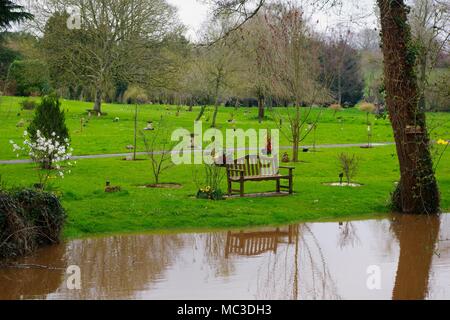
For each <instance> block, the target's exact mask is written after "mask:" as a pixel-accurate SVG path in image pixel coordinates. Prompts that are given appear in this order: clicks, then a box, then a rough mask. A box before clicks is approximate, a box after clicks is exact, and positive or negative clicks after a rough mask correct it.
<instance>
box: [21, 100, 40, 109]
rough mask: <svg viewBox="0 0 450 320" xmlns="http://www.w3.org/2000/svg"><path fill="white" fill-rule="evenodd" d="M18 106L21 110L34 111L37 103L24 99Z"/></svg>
mask: <svg viewBox="0 0 450 320" xmlns="http://www.w3.org/2000/svg"><path fill="white" fill-rule="evenodd" d="M20 106H21V107H22V110H34V109H36V106H37V103H36V101H33V100H28V99H26V100H23V101H22V102H20Z"/></svg>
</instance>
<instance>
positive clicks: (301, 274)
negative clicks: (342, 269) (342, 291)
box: [256, 224, 340, 300]
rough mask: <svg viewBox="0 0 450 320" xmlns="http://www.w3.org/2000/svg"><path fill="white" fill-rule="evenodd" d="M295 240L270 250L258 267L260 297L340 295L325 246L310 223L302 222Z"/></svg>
mask: <svg viewBox="0 0 450 320" xmlns="http://www.w3.org/2000/svg"><path fill="white" fill-rule="evenodd" d="M296 230H298V231H297V233H296V234H295V237H294V238H293V243H292V244H288V243H287V244H286V245H281V246H279V247H278V251H277V252H276V253H274V254H268V255H267V256H265V259H264V260H263V262H262V263H261V264H260V267H259V268H258V270H257V278H258V280H257V282H258V283H257V286H258V287H257V294H256V298H258V299H293V300H298V299H311V300H314V299H339V298H340V297H339V295H338V293H337V288H336V285H335V281H334V279H333V278H332V276H331V274H330V272H329V269H328V266H327V262H326V259H325V256H324V254H323V252H322V248H321V246H320V244H319V241H318V239H317V238H316V236H315V234H314V232H313V231H312V229H311V228H310V226H309V225H307V224H304V225H301V226H299V227H298V228H297V229H296Z"/></svg>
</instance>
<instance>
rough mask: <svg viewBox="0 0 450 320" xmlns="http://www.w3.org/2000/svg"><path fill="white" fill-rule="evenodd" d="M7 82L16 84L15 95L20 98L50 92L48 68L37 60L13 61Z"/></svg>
mask: <svg viewBox="0 0 450 320" xmlns="http://www.w3.org/2000/svg"><path fill="white" fill-rule="evenodd" d="M8 80H9V81H14V82H15V83H16V94H17V95H20V96H30V95H33V96H35V95H41V94H47V93H49V91H50V76H49V72H48V68H47V66H46V64H45V63H43V62H42V61H39V60H20V61H19V60H16V61H14V62H13V63H12V64H11V67H10V72H9V79H8Z"/></svg>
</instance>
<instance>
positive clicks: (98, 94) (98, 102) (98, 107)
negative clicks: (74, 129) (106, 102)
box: [94, 88, 103, 114]
mask: <svg viewBox="0 0 450 320" xmlns="http://www.w3.org/2000/svg"><path fill="white" fill-rule="evenodd" d="M102 96H103V93H102V89H100V88H97V90H96V91H95V103H94V111H95V112H96V113H97V114H101V113H102Z"/></svg>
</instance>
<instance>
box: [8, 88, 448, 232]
mask: <svg viewBox="0 0 450 320" xmlns="http://www.w3.org/2000/svg"><path fill="white" fill-rule="evenodd" d="M1 99H2V100H1V104H0V107H1V109H0V119H1V124H2V125H1V126H0V159H2V160H5V159H13V158H14V155H12V153H11V150H10V149H11V148H10V146H9V143H8V141H9V140H10V139H13V140H16V141H17V142H19V141H21V139H20V137H21V134H22V132H23V130H24V128H16V124H17V122H18V121H20V119H25V120H26V119H30V117H31V115H32V114H31V113H30V112H23V111H19V107H18V102H19V101H20V98H9V97H2V98H1ZM63 106H64V108H65V109H68V113H67V120H68V124H69V127H70V130H71V133H72V140H73V147H74V148H75V154H78V155H81V154H98V153H112V152H126V149H125V146H126V145H128V144H131V143H132V137H133V130H132V124H133V122H132V118H133V112H132V108H130V107H129V106H123V105H122V106H121V105H105V108H104V111H105V112H107V113H108V116H106V117H102V118H93V119H92V120H91V121H90V122H89V124H88V126H87V127H86V128H84V129H83V132H81V131H80V126H79V121H80V118H81V117H86V115H85V109H88V108H89V107H91V105H90V104H87V103H80V102H68V101H64V103H63ZM175 110H176V109H175V107H169V110H168V111H167V110H166V107H164V106H144V107H142V110H141V113H140V119H141V121H140V127H142V128H143V127H144V126H145V124H146V121H147V120H151V119H153V120H156V119H158V118H159V117H160V116H161V115H165V116H166V117H167V119H168V120H169V121H168V125H170V126H171V127H173V128H177V127H186V128H188V129H190V128H192V125H193V123H192V122H193V119H194V118H195V116H196V115H197V111H198V110H195V111H194V112H193V113H190V112H187V111H183V112H182V113H181V115H180V116H179V117H176V115H175V113H176V111H175ZM246 111H248V113H245V112H246ZM19 112H20V113H21V114H20V116H17V113H19ZM231 112H234V109H225V108H222V109H221V113H220V116H219V122H218V123H220V124H223V127H224V128H225V127H226V126H228V124H227V125H225V123H226V121H227V120H228V119H229V118H230V113H231ZM235 114H236V119H237V124H236V127H237V128H250V127H255V128H268V127H274V126H273V123H272V126H271V125H270V124H271V122H266V123H264V124H263V125H262V126H259V125H258V123H257V121H256V118H255V117H256V114H257V111H256V109H248V110H247V109H239V110H238V111H237V112H236V113H235ZM337 116H338V117H342V119H343V120H344V121H343V123H339V122H338V120H337V119H336V118H335V117H334V115H333V112H331V111H328V110H327V111H325V112H324V115H323V117H322V120H321V122H320V124H319V127H318V132H317V142H318V143H319V144H329V143H363V142H364V141H365V135H366V133H367V131H366V130H367V126H366V124H365V115H364V114H363V113H361V112H359V111H357V110H345V111H342V112H340V113H338V115H337ZM115 117H119V118H120V122H118V123H114V122H113V119H114V118H115ZM429 119H430V122H431V125H433V124H437V123H442V125H441V126H439V127H438V128H437V129H436V131H434V132H433V134H436V136H435V137H441V138H445V139H449V138H450V136H449V131H450V129H449V123H448V122H449V120H450V115H449V114H430V116H429ZM374 122H375V121H374ZM311 138H312V137H309V138H308V140H307V141H306V142H305V144H308V143H311ZM374 141H378V142H385V141H392V130H391V129H390V126H389V123H388V122H387V121H385V120H377V121H376V125H375V136H374ZM282 144H284V145H286V144H287V143H282ZM343 151H344V152H349V153H355V154H357V155H358V156H359V158H360V170H359V173H358V175H357V177H356V180H357V181H358V182H359V183H361V184H363V186H362V187H360V188H339V187H330V186H326V185H324V183H327V182H336V181H337V180H338V174H339V173H340V170H339V169H338V167H337V160H336V156H337V154H338V153H340V152H343ZM301 160H302V162H301V163H298V164H297V165H296V168H297V169H296V171H295V175H296V176H295V191H296V194H295V195H293V196H291V197H281V198H258V199H249V198H247V199H232V200H226V201H218V202H212V201H204V200H197V199H194V198H193V196H194V194H195V193H196V191H197V190H196V186H195V184H194V182H193V175H192V172H193V168H192V167H191V166H177V167H174V168H172V169H170V170H169V171H167V172H166V173H165V174H164V175H163V177H162V182H166V183H168V182H175V183H180V184H182V185H183V188H182V189H142V188H139V187H138V185H143V184H147V183H152V175H151V173H150V162H149V161H148V160H146V161H136V162H127V161H123V160H121V159H93V160H81V161H78V164H77V165H76V167H74V168H73V172H72V174H70V175H67V176H66V178H65V179H64V180H53V181H52V182H51V188H52V189H53V190H56V191H59V192H61V194H62V201H63V205H64V207H65V208H66V209H67V211H68V214H69V221H68V224H67V226H66V229H65V236H66V237H68V238H74V237H83V236H87V235H93V234H104V233H117V232H142V231H152V230H180V229H183V230H186V229H198V228H202V229H203V228H204V229H211V228H233V227H249V226H261V225H274V224H286V223H291V222H300V221H319V220H345V219H349V218H373V217H375V216H379V215H383V214H385V213H387V212H388V206H387V204H388V200H389V194H390V192H391V191H393V189H394V184H395V181H396V180H397V179H398V177H399V171H398V161H397V158H396V154H395V148H394V147H393V146H387V147H380V148H375V149H360V148H346V149H320V150H319V152H315V153H305V154H304V153H302V154H301ZM449 161H450V152H447V153H446V154H445V155H444V157H443V159H442V161H441V164H440V166H439V168H438V171H437V175H438V179H439V184H440V187H441V193H442V208H443V210H444V211H449V210H450V166H449V165H448V163H449ZM0 175H2V179H3V180H4V181H5V182H6V183H7V184H8V186H10V187H13V186H29V185H32V184H33V183H35V182H36V179H37V178H36V176H37V174H36V170H35V169H34V166H33V165H31V164H25V165H0ZM106 180H111V182H112V184H113V185H120V186H121V187H122V191H121V192H119V193H115V194H107V193H105V192H104V186H105V181H106ZM246 188H248V189H247V192H259V191H274V189H275V183H274V182H273V183H272V182H268V183H266V182H264V183H260V184H257V183H256V184H251V183H249V184H247V185H246ZM223 189H224V190H225V181H224V186H223Z"/></svg>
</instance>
